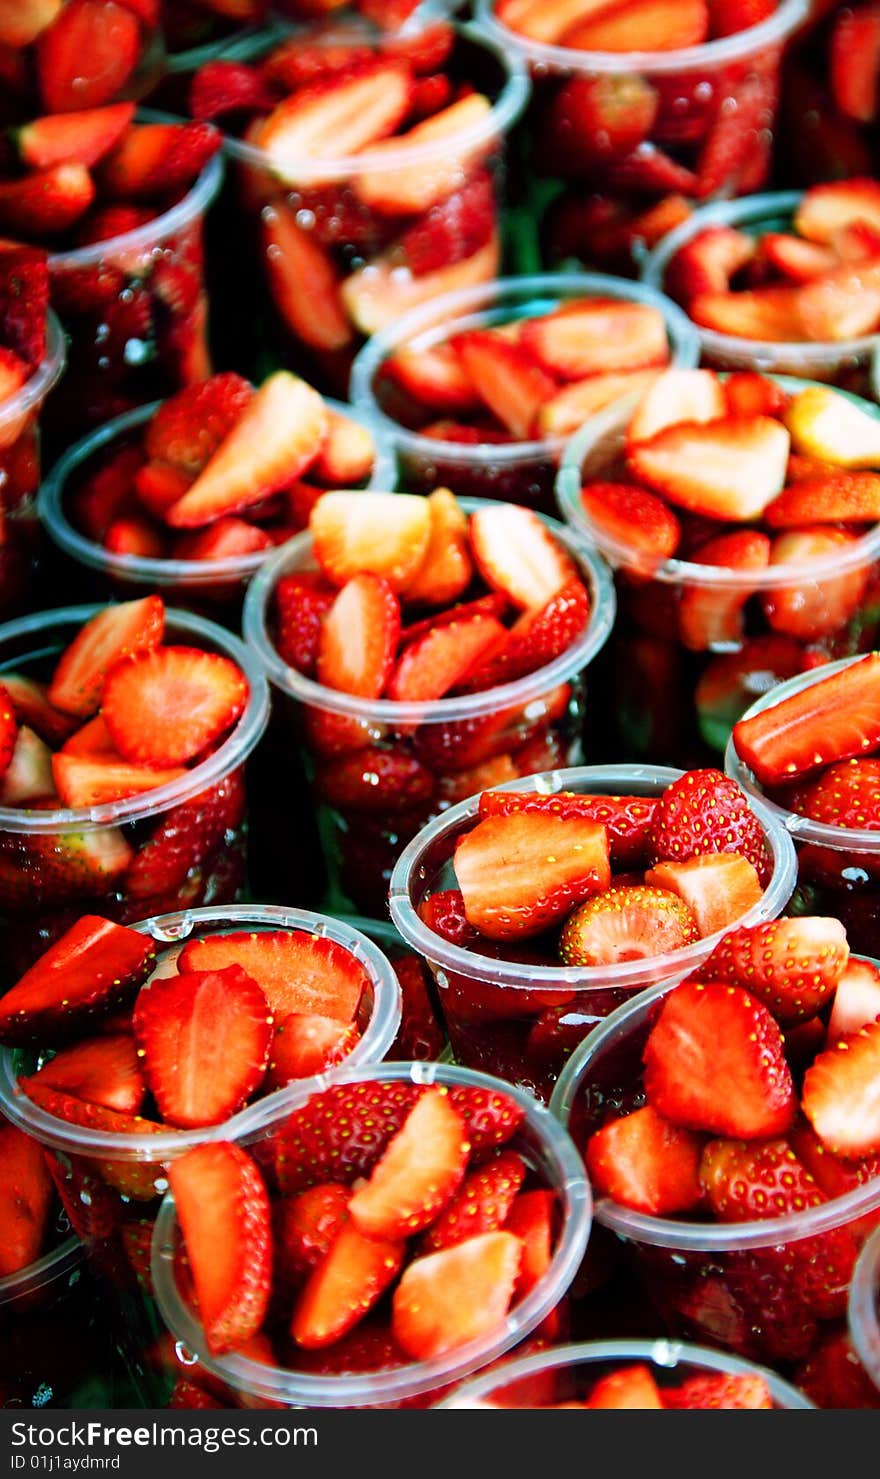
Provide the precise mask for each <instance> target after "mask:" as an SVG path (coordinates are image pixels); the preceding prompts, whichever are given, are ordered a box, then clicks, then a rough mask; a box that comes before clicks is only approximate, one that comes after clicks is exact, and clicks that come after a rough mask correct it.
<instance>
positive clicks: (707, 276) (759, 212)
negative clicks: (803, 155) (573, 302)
mask: <svg viewBox="0 0 880 1479" xmlns="http://www.w3.org/2000/svg"><path fill="white" fill-rule="evenodd" d="M642 275H643V278H644V281H645V282H647V283H650V284H651V285H652V286H654V287H657V288H660V289H662V290H663V291H665V292H667V293H668V294H669V295H670V297H672V298H674V299H675V301H676V302H677V303H680V304H681V306H682V307H683V308H684V309H685V311H686V313H687V314H688V316H689V318H690V319H691V322H692V323H693V324H694V326H695V328H696V330H697V332H698V334H699V336H700V345H701V354H702V360H703V363H704V364H706V365H711V366H712V367H713V368H715V369H728V370H737V369H746V370H762V371H769V372H776V373H779V374H787V375H802V376H803V377H804V378H805V379H809V380H823V381H828V382H830V383H831V384H833V385H838V386H841V387H842V388H843V389H845V390H852V391H856V392H857V393H861V394H863V395H866V396H867V397H868V398H869V399H870V398H872V396H873V395H874V388H875V387H876V386H877V385H878V383H880V382H878V379H877V373H878V370H877V354H878V346H880V184H878V182H877V181H876V180H873V179H849V180H832V181H830V182H827V183H824V184H820V185H813V186H811V187H810V189H809V190H806V191H796V190H795V191H790V190H784V191H779V192H774V193H770V194H765V195H752V196H749V197H747V198H746V199H745V200H734V201H725V202H721V203H720V204H715V205H711V206H706V207H704V208H703V209H702V210H699V211H696V212H694V214H693V215H692V216H691V217H690V219H689V220H688V221H687V222H685V224H684V225H683V226H679V227H678V228H677V229H676V230H675V231H673V232H670V234H669V235H668V236H666V237H664V238H663V240H662V241H661V242H660V244H659V246H657V247H656V248H655V249H654V251H653V252H652V253H651V255H650V257H649V258H648V260H647V261H646V263H645V265H644V269H643V274H642Z"/></svg>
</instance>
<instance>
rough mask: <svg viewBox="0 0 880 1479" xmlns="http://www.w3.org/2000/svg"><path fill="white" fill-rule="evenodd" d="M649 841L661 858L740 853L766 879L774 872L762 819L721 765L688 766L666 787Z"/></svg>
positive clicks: (679, 860)
mask: <svg viewBox="0 0 880 1479" xmlns="http://www.w3.org/2000/svg"><path fill="white" fill-rule="evenodd" d="M651 845H652V848H653V852H654V858H655V861H657V862H675V863H683V862H686V861H687V859H688V858H696V857H700V856H701V855H703V854H705V853H715V852H738V853H740V854H741V855H742V856H743V857H744V858H747V859H748V861H749V862H750V863H752V864H754V866H755V868H756V869H757V871H758V875H759V877H760V879H761V882H762V883H763V884H765V885H766V884H767V882H768V881H769V878H770V874H771V873H772V871H773V865H772V859H771V857H770V852H769V849H768V847H767V842H766V839H765V837H764V830H763V828H762V826H761V823H760V821H759V820H758V818H757V816H756V815H755V813H754V812H753V811H752V809H751V807H750V806H749V803H748V801H747V800H746V798H745V795H744V794H743V792H742V791H741V790H740V788H739V786H738V785H737V784H736V782H735V781H732V780H730V779H729V778H728V777H727V776H726V775H723V774H722V773H721V771H720V770H689V771H687V772H686V773H685V774H684V775H683V776H681V777H679V779H678V780H677V781H673V782H672V785H671V786H667V787H666V790H665V791H664V792H663V795H662V796H661V797H660V800H659V801H658V803H657V809H656V811H655V813H654V823H653V826H652V829H651Z"/></svg>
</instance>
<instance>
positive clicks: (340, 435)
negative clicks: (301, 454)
mask: <svg viewBox="0 0 880 1479" xmlns="http://www.w3.org/2000/svg"><path fill="white" fill-rule="evenodd" d="M375 458H376V444H375V441H374V440H373V434H372V432H371V431H370V430H369V428H368V427H366V426H362V425H361V423H360V422H359V421H355V420H354V419H353V417H351V416H343V415H341V414H340V412H339V411H333V410H331V409H329V408H328V411H327V439H326V441H325V442H324V445H323V447H322V448H321V450H320V452H319V453H318V455H317V457H316V458H315V461H314V462H313V464H312V466H311V469H310V476H311V477H313V478H314V479H315V480H316V481H317V482H319V483H326V484H327V485H328V486H329V487H331V488H351V487H355V486H356V485H357V484H358V483H362V482H364V481H365V479H366V478H368V477H369V475H370V473H371V471H372V468H373V463H374V461H375Z"/></svg>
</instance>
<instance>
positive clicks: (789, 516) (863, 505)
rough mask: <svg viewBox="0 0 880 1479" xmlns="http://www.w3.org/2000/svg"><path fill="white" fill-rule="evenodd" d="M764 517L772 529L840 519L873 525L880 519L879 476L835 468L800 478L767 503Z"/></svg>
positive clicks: (872, 473)
mask: <svg viewBox="0 0 880 1479" xmlns="http://www.w3.org/2000/svg"><path fill="white" fill-rule="evenodd" d="M764 520H765V522H766V523H767V524H768V525H769V526H770V528H771V529H788V528H798V527H800V526H803V525H804V524H824V523H829V524H831V523H836V522H838V520H839V521H840V522H842V523H844V522H845V523H849V522H852V523H859V524H861V523H865V524H873V523H875V522H877V521H878V520H880V475H878V474H877V473H875V472H843V471H837V470H834V471H829V472H828V473H827V474H822V475H820V476H818V477H804V478H799V479H798V481H797V482H794V483H791V482H790V483H789V486H788V487H786V488H783V490H782V492H781V493H780V494H779V497H778V498H774V500H773V502H772V503H769V504H768V505H767V507H766V509H765V510H764Z"/></svg>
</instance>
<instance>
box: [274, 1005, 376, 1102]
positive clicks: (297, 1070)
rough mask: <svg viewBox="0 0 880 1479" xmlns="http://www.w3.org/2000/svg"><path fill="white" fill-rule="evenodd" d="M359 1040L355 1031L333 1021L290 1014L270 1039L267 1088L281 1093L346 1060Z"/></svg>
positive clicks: (351, 1025) (280, 1023)
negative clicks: (304, 1079)
mask: <svg viewBox="0 0 880 1479" xmlns="http://www.w3.org/2000/svg"><path fill="white" fill-rule="evenodd" d="M359 1040H360V1033H359V1032H358V1029H357V1027H356V1026H355V1025H354V1024H353V1023H351V1024H349V1025H348V1026H346V1024H345V1023H344V1022H340V1021H338V1020H337V1019H336V1018H335V1017H324V1016H318V1015H316V1014H314V1013H300V1012H293V1013H291V1015H290V1016H289V1017H285V1018H284V1020H283V1021H281V1022H279V1023H278V1025H277V1027H276V1029H275V1036H274V1037H273V1039H272V1050H271V1053H270V1056H269V1065H268V1077H267V1080H266V1083H267V1087H268V1088H271V1089H283V1088H284V1087H285V1085H286V1084H289V1083H291V1082H293V1080H294V1079H298V1078H311V1077H313V1075H315V1074H318V1073H323V1071H324V1069H325V1068H330V1067H332V1066H333V1065H334V1064H336V1063H341V1062H342V1060H343V1058H347V1057H348V1054H349V1053H350V1052H351V1050H352V1048H353V1047H354V1046H355V1044H356V1043H357V1042H358V1041H359Z"/></svg>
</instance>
